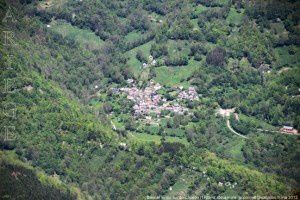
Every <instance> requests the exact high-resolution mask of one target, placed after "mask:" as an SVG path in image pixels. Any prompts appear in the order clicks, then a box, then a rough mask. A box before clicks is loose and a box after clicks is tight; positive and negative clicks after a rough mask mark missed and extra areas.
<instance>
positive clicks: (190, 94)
mask: <svg viewBox="0 0 300 200" xmlns="http://www.w3.org/2000/svg"><path fill="white" fill-rule="evenodd" d="M181 90H182V89H181ZM178 98H180V99H188V100H192V101H194V100H198V99H199V95H198V93H197V92H196V89H195V88H194V87H189V88H188V90H187V91H181V92H180V93H179V94H178Z"/></svg>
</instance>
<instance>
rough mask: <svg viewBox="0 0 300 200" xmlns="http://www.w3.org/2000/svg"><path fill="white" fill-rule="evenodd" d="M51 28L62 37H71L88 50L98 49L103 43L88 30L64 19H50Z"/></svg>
mask: <svg viewBox="0 0 300 200" xmlns="http://www.w3.org/2000/svg"><path fill="white" fill-rule="evenodd" d="M50 25H51V30H53V31H54V32H56V33H59V34H61V35H62V36H63V37H64V38H71V39H73V40H75V41H76V42H77V43H78V44H80V45H82V46H83V47H85V48H87V49H89V50H95V49H99V48H100V47H101V46H102V44H103V43H104V41H103V40H101V39H100V38H99V37H98V36H97V35H95V33H93V32H92V31H90V30H85V29H80V28H77V27H75V26H72V25H71V24H69V23H67V22H64V21H52V22H51V24H50Z"/></svg>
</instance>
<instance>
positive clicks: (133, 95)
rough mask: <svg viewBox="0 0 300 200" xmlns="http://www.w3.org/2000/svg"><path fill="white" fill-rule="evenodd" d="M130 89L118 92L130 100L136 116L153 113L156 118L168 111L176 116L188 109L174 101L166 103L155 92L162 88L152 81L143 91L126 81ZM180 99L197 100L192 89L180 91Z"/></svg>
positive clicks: (132, 82)
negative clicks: (162, 112)
mask: <svg viewBox="0 0 300 200" xmlns="http://www.w3.org/2000/svg"><path fill="white" fill-rule="evenodd" d="M127 82H128V83H129V84H131V85H132V87H126V88H121V89H120V91H122V92H125V93H126V94H127V99H130V100H132V101H133V102H134V103H135V105H134V106H133V109H134V112H135V114H136V115H137V116H140V115H148V114H150V113H154V114H156V115H157V116H159V115H160V113H161V111H163V110H169V111H172V112H175V113H178V114H184V113H185V112H187V111H188V109H187V108H186V107H184V106H182V105H180V104H179V103H178V102H176V101H167V99H166V98H163V97H162V95H160V94H158V93H157V91H158V90H159V89H161V88H162V86H161V85H160V84H159V83H155V82H154V81H153V80H151V81H150V82H149V85H148V86H147V87H146V88H145V89H139V88H137V86H136V85H135V82H134V80H132V79H129V80H127ZM179 98H180V99H191V100H195V99H198V94H197V92H196V90H195V89H194V88H189V90H187V91H183V90H182V91H181V93H180V94H179Z"/></svg>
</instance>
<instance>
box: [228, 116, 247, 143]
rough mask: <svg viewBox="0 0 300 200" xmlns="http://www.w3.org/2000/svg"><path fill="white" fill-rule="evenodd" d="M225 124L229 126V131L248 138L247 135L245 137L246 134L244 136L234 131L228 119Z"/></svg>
mask: <svg viewBox="0 0 300 200" xmlns="http://www.w3.org/2000/svg"><path fill="white" fill-rule="evenodd" d="M226 125H227V127H228V128H229V130H230V131H231V132H233V133H234V134H236V135H238V136H240V137H242V138H244V139H248V137H246V136H244V135H242V134H240V133H238V132H236V131H235V130H234V129H233V128H232V127H231V125H230V121H229V119H227V120H226Z"/></svg>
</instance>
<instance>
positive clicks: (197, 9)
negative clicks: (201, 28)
mask: <svg viewBox="0 0 300 200" xmlns="http://www.w3.org/2000/svg"><path fill="white" fill-rule="evenodd" d="M207 9H208V8H207V7H206V6H203V5H201V4H199V5H197V7H196V8H195V14H196V15H198V14H200V13H202V12H203V11H205V10H207Z"/></svg>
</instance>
